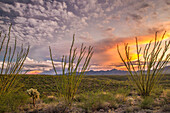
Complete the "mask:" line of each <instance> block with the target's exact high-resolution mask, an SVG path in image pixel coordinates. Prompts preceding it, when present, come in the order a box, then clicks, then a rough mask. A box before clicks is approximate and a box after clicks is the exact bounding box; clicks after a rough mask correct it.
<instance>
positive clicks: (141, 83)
mask: <svg viewBox="0 0 170 113" xmlns="http://www.w3.org/2000/svg"><path fill="white" fill-rule="evenodd" d="M165 33H166V32H165ZM165 33H164V34H163V36H162V39H161V40H160V41H158V40H157V32H156V33H155V41H154V42H153V43H154V44H153V48H152V47H151V46H152V41H150V42H149V44H146V45H145V48H144V50H143V53H141V50H142V48H141V47H139V44H138V40H137V38H136V53H137V60H136V61H135V64H134V62H133V61H132V59H131V57H130V47H129V46H128V44H125V56H126V58H125V59H124V58H123V57H122V55H121V53H120V51H119V47H118V46H117V50H118V53H119V56H120V58H121V60H122V61H123V63H124V65H125V66H126V68H127V70H128V71H129V73H130V77H129V80H130V81H132V82H133V84H134V85H135V86H136V87H137V89H138V91H139V93H140V94H141V95H142V96H143V97H146V96H149V95H150V94H151V92H152V90H153V88H154V86H155V85H156V84H158V83H159V82H160V80H161V79H162V77H163V74H162V72H163V69H164V67H165V66H166V65H167V63H168V62H169V60H170V53H168V50H169V45H170V40H169V41H165V43H164V45H163V44H162V43H163V39H164V36H165ZM140 54H142V56H143V57H140ZM135 65H137V69H136V68H135Z"/></svg>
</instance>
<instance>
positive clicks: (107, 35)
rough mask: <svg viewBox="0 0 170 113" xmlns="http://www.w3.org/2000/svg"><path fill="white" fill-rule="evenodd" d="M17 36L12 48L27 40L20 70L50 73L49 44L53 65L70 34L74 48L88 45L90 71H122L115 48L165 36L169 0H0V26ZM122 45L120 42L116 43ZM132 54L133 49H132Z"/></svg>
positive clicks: (67, 45)
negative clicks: (92, 48)
mask: <svg viewBox="0 0 170 113" xmlns="http://www.w3.org/2000/svg"><path fill="white" fill-rule="evenodd" d="M10 23H12V25H13V26H12V31H11V36H12V37H15V36H16V37H17V42H18V44H17V45H18V46H20V45H21V44H22V43H23V44H24V45H25V46H26V45H28V43H29V44H30V46H31V48H30V53H29V55H28V58H27V60H26V62H25V69H28V70H30V73H35V72H37V73H40V72H48V71H51V72H52V66H51V62H50V57H49V49H48V47H49V46H51V48H52V52H53V58H54V59H55V64H56V67H57V69H61V68H60V67H61V57H62V55H68V52H69V48H70V45H71V41H72V37H73V34H74V33H75V36H76V42H75V46H76V47H79V46H80V45H81V43H84V44H85V45H86V46H89V45H92V46H93V47H94V55H93V58H92V62H91V69H93V70H108V69H113V68H116V69H124V67H123V66H122V63H121V60H120V58H119V56H118V54H117V50H116V46H117V44H118V45H120V47H121V46H122V45H123V44H124V43H129V44H130V45H132V46H133V45H134V44H135V37H138V39H139V41H140V42H141V43H140V44H141V45H143V44H146V43H147V42H148V41H149V40H151V39H153V38H154V33H155V32H156V31H158V34H159V36H161V35H162V33H163V32H164V31H165V30H166V31H167V33H166V36H165V39H166V40H169V39H170V1H169V0H0V29H1V31H3V33H6V32H7V31H8V27H9V25H10ZM122 47H123V46H122ZM132 54H133V53H132Z"/></svg>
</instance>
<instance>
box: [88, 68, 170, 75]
mask: <svg viewBox="0 0 170 113" xmlns="http://www.w3.org/2000/svg"><path fill="white" fill-rule="evenodd" d="M127 74H129V72H128V71H122V70H117V69H112V70H107V71H93V70H90V71H89V72H87V75H127ZM164 74H170V66H166V67H165V68H164Z"/></svg>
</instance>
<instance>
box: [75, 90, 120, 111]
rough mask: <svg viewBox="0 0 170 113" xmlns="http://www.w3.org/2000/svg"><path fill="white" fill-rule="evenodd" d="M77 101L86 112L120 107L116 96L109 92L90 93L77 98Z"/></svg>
mask: <svg viewBox="0 0 170 113" xmlns="http://www.w3.org/2000/svg"><path fill="white" fill-rule="evenodd" d="M75 100H76V101H77V102H79V103H77V104H78V106H79V107H81V108H83V109H84V110H85V111H86V112H92V111H97V110H100V109H104V110H108V109H109V108H117V107H118V104H117V103H116V101H115V98H114V95H113V94H112V93H108V92H88V93H85V94H81V95H79V96H77V97H76V99H75Z"/></svg>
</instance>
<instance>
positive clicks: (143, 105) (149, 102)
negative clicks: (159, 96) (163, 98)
mask: <svg viewBox="0 0 170 113" xmlns="http://www.w3.org/2000/svg"><path fill="white" fill-rule="evenodd" d="M153 103H154V99H153V98H152V97H149V96H148V97H145V98H144V99H143V100H142V102H141V104H140V107H141V108H142V109H149V108H151V107H152V105H153Z"/></svg>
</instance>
